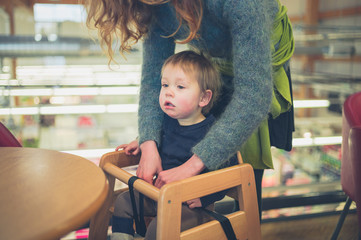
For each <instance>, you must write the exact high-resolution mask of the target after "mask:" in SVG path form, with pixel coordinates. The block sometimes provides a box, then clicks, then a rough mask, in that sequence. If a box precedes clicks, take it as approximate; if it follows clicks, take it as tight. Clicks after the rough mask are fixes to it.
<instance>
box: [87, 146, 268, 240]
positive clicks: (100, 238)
mask: <svg viewBox="0 0 361 240" xmlns="http://www.w3.org/2000/svg"><path fill="white" fill-rule="evenodd" d="M239 156H240V154H239ZM139 159H140V158H139V156H127V155H126V154H125V153H124V151H119V152H110V153H106V154H104V155H103V156H102V158H101V160H100V167H101V168H102V169H103V170H104V173H105V174H106V176H107V178H108V181H109V192H108V196H107V199H106V200H105V202H104V204H103V206H102V207H101V208H100V210H99V211H98V212H97V213H96V214H95V216H93V218H92V219H91V223H90V231H89V239H90V240H105V239H106V238H107V229H108V225H109V220H110V217H111V214H112V211H111V208H112V206H113V202H114V200H115V195H116V194H118V192H117V191H114V185H115V179H116V178H117V179H119V180H120V181H122V182H124V183H127V182H128V179H129V178H130V177H132V176H133V175H132V174H130V173H129V172H127V171H125V170H123V169H122V168H124V167H127V166H132V165H137V164H138V163H139ZM233 187H235V188H236V191H234V192H236V195H237V199H238V201H239V208H240V210H239V211H237V212H234V213H231V214H228V215H226V217H227V218H228V219H229V220H230V222H231V224H232V226H233V229H234V232H235V234H236V237H237V239H249V240H253V239H261V227H260V220H259V214H258V204H257V194H256V187H255V180H254V173H253V168H252V167H251V165H249V164H247V163H241V164H239V165H236V166H232V167H229V168H224V169H220V170H217V171H213V172H208V173H205V174H201V175H197V176H193V177H190V178H187V179H184V180H181V181H176V182H172V183H169V184H166V185H164V186H163V187H162V188H161V189H158V188H156V187H154V186H153V185H151V184H149V183H147V182H145V181H143V180H141V179H139V180H137V181H135V182H134V188H135V189H136V190H137V191H139V192H141V193H143V194H144V195H146V196H148V197H149V198H151V199H153V200H155V201H157V202H158V210H157V211H158V212H157V216H158V223H157V239H159V240H177V239H182V240H191V239H193V240H201V239H205V240H210V239H215V240H220V239H227V238H226V235H225V233H224V231H223V229H222V227H221V224H220V223H219V222H218V221H217V220H212V221H210V222H207V223H204V224H202V225H199V226H197V227H194V228H191V229H188V230H186V231H183V232H181V231H180V229H181V205H182V202H185V201H187V200H191V199H195V198H199V197H202V196H205V195H208V194H211V193H215V192H219V191H221V190H224V189H228V188H233ZM120 191H122V190H120Z"/></svg>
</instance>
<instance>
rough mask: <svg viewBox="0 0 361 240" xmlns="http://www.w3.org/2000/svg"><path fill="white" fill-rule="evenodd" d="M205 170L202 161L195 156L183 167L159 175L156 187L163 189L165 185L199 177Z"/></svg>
mask: <svg viewBox="0 0 361 240" xmlns="http://www.w3.org/2000/svg"><path fill="white" fill-rule="evenodd" d="M204 168H205V166H204V164H203V162H202V160H201V159H200V158H199V157H198V156H197V155H196V154H194V155H193V156H192V157H191V158H190V159H189V160H188V161H187V162H185V163H183V164H182V165H180V166H178V167H175V168H171V169H169V170H166V171H162V172H159V173H158V176H157V179H156V180H155V183H154V186H156V187H157V188H161V187H162V186H163V185H164V184H167V183H170V182H174V181H178V180H182V179H185V178H188V177H192V176H195V175H198V174H199V173H200V172H202V170H203V169H204Z"/></svg>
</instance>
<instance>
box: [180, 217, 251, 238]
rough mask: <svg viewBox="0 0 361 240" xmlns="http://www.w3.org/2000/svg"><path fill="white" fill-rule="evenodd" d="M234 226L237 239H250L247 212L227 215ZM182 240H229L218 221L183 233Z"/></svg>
mask: <svg viewBox="0 0 361 240" xmlns="http://www.w3.org/2000/svg"><path fill="white" fill-rule="evenodd" d="M227 217H228V219H229V221H230V222H231V224H232V227H233V230H234V232H235V234H236V237H237V239H239V240H242V239H248V234H247V231H248V229H249V227H248V226H247V218H246V213H245V212H235V213H231V214H229V215H227ZM180 238H181V239H182V240H194V239H197V240H209V239H227V237H226V235H225V233H224V231H223V228H222V226H221V224H220V223H219V222H218V221H216V220H213V221H210V222H207V223H204V224H202V225H199V226H197V227H194V228H191V229H188V230H186V231H183V232H182V233H181V237H180Z"/></svg>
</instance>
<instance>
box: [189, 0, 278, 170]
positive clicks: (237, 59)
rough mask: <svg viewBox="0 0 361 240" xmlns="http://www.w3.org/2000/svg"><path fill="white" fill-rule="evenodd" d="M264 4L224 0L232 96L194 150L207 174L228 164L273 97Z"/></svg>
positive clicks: (258, 1) (267, 28)
mask: <svg viewBox="0 0 361 240" xmlns="http://www.w3.org/2000/svg"><path fill="white" fill-rule="evenodd" d="M265 2H267V1H263V0H243V1H239V0H227V1H225V5H224V8H223V18H224V19H226V20H225V22H226V23H227V25H228V26H229V29H230V32H231V36H230V37H231V38H232V53H233V54H232V57H233V69H234V93H233V96H232V99H231V101H230V103H229V104H228V105H227V107H226V108H225V110H224V112H223V114H222V115H221V117H220V118H219V119H218V121H217V122H216V123H215V124H214V125H213V127H212V128H211V129H210V131H209V132H208V134H207V135H206V136H205V138H204V139H203V140H202V141H201V142H200V143H199V144H197V145H196V146H195V147H194V148H193V152H194V153H195V154H197V155H198V156H199V157H200V158H201V159H202V161H203V163H204V164H205V165H206V167H207V168H208V169H210V170H214V169H217V168H218V167H219V166H220V165H221V164H223V163H224V162H225V161H227V160H228V159H229V158H230V157H231V156H232V155H233V154H234V153H235V152H236V151H237V150H239V149H240V146H241V145H242V144H243V143H244V142H245V141H246V140H247V138H248V137H249V136H250V135H251V134H252V132H253V131H254V130H255V129H256V128H257V127H258V126H259V124H260V123H261V121H262V120H263V119H264V118H265V117H266V116H267V113H268V110H269V106H270V104H271V97H272V77H271V56H270V26H269V22H272V21H269V19H268V15H267V14H268V13H267V9H266V8H267V7H266V6H265V5H264V4H266V3H265Z"/></svg>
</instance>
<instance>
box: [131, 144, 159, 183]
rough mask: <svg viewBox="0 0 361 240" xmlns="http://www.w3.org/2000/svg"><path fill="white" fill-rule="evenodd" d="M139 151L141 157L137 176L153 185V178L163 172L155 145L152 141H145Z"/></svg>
mask: <svg viewBox="0 0 361 240" xmlns="http://www.w3.org/2000/svg"><path fill="white" fill-rule="evenodd" d="M140 150H141V151H142V155H141V157H140V161H139V166H138V169H137V176H138V177H139V178H141V179H143V180H144V181H146V182H148V183H150V184H153V178H154V176H155V175H157V174H158V173H160V172H161V171H162V170H163V169H162V163H161V159H160V156H159V152H158V149H157V145H156V143H155V142H154V141H151V140H150V141H146V142H144V143H142V144H141V145H140Z"/></svg>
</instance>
